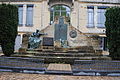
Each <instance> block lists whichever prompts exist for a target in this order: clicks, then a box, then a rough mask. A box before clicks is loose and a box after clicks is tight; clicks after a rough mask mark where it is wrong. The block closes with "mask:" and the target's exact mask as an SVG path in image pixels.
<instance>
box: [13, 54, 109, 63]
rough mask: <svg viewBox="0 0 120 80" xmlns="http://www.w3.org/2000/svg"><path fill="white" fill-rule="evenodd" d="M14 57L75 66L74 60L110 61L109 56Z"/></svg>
mask: <svg viewBox="0 0 120 80" xmlns="http://www.w3.org/2000/svg"><path fill="white" fill-rule="evenodd" d="M13 57H29V58H37V59H44V60H45V63H69V64H73V63H74V60H110V58H109V57H107V56H94V57H92V56H88V57H66V56H65V57H59V56H53V57H52V56H33V55H13Z"/></svg>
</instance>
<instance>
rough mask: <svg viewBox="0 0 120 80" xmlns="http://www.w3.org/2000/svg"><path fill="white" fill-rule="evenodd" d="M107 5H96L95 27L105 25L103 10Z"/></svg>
mask: <svg viewBox="0 0 120 80" xmlns="http://www.w3.org/2000/svg"><path fill="white" fill-rule="evenodd" d="M106 8H107V7H98V11H97V16H98V17H97V27H100V28H104V27H105V21H106V17H105V12H106Z"/></svg>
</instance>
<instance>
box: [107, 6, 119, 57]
mask: <svg viewBox="0 0 120 80" xmlns="http://www.w3.org/2000/svg"><path fill="white" fill-rule="evenodd" d="M105 15H106V23H105V25H106V35H107V41H108V48H109V52H110V56H111V57H112V58H113V59H120V8H119V7H113V8H109V9H108V10H107V12H106V14H105Z"/></svg>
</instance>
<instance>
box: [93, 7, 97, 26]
mask: <svg viewBox="0 0 120 80" xmlns="http://www.w3.org/2000/svg"><path fill="white" fill-rule="evenodd" d="M97 10H98V9H97V6H94V25H95V28H97V19H98V17H97Z"/></svg>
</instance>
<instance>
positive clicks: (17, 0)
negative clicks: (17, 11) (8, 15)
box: [0, 0, 42, 2]
mask: <svg viewBox="0 0 120 80" xmlns="http://www.w3.org/2000/svg"><path fill="white" fill-rule="evenodd" d="M39 1H42V0H0V2H39Z"/></svg>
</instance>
